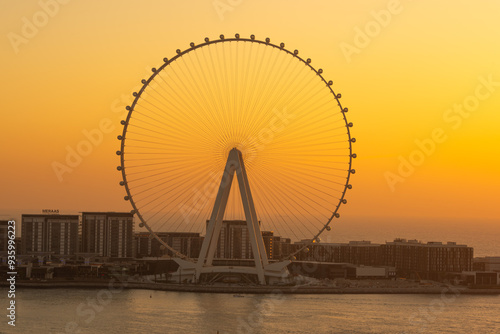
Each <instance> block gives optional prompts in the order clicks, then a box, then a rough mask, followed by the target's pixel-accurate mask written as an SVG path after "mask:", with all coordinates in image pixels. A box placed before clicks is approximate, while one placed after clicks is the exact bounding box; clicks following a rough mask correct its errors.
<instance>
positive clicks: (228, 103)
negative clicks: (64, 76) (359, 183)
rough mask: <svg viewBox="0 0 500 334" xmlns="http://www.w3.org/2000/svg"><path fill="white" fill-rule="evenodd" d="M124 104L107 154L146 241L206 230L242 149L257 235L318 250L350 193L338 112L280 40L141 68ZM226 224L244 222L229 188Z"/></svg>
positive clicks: (348, 144)
mask: <svg viewBox="0 0 500 334" xmlns="http://www.w3.org/2000/svg"><path fill="white" fill-rule="evenodd" d="M152 72H153V73H152V75H151V77H149V78H148V79H145V80H142V84H143V86H142V88H141V89H140V90H139V91H138V92H134V93H133V95H134V96H135V99H134V101H133V103H132V104H131V105H130V106H127V110H128V111H129V112H128V115H127V118H126V119H125V120H123V121H122V125H123V133H122V135H120V136H118V139H119V140H121V148H120V150H119V151H117V154H118V155H119V156H120V159H121V164H120V166H118V170H120V171H121V173H122V176H123V181H121V182H120V184H121V185H122V186H124V187H125V190H126V192H127V195H126V196H125V200H128V201H130V203H131V205H132V207H133V210H132V212H133V213H135V214H137V216H138V218H139V219H140V226H141V227H143V228H146V229H147V230H148V231H149V232H150V233H151V237H154V238H157V239H158V241H159V242H160V243H162V244H163V246H165V247H166V248H168V249H169V250H170V251H171V252H172V253H174V254H175V255H176V256H178V257H183V258H185V257H186V255H185V254H182V253H180V252H178V251H177V250H176V249H174V248H172V247H171V246H169V245H168V244H167V243H166V242H165V241H164V240H162V239H161V238H159V237H158V236H157V234H156V232H160V231H161V232H199V233H201V235H203V234H204V233H205V232H206V228H207V220H208V219H209V217H210V215H211V211H212V209H213V207H214V201H215V197H216V195H217V191H218V188H219V182H220V180H221V176H222V172H223V171H224V167H225V165H226V160H227V159H228V155H229V153H230V151H231V150H232V149H233V148H236V149H237V150H238V151H240V152H241V155H242V157H243V161H244V164H245V168H246V173H247V175H248V181H249V184H250V187H251V191H252V195H253V201H254V203H255V209H256V212H257V218H258V220H259V222H260V229H261V230H262V231H272V232H273V233H274V235H276V236H281V237H282V238H290V239H291V242H292V243H293V241H298V240H307V242H305V243H304V247H306V246H307V243H308V242H319V241H320V235H321V233H323V232H324V231H325V230H327V231H329V230H330V229H331V227H330V225H331V224H332V220H333V219H335V218H338V217H339V213H338V211H339V207H340V206H341V205H342V204H345V203H346V202H347V201H346V199H345V194H346V190H347V189H350V188H351V185H350V184H349V178H350V175H351V174H352V173H354V170H353V169H352V168H351V162H352V159H353V158H355V157H356V154H353V153H352V143H353V142H355V139H354V138H352V137H351V134H350V127H352V123H349V122H348V121H347V119H346V113H347V111H348V110H347V108H344V107H342V105H341V103H340V98H341V95H340V94H336V93H335V92H334V91H333V89H332V81H327V80H325V79H324V77H323V76H322V72H323V71H322V70H321V69H315V68H314V67H313V66H312V65H311V60H310V59H305V58H302V57H301V56H299V52H298V51H297V50H294V51H290V50H288V49H286V48H285V45H284V43H280V44H279V45H277V44H273V43H271V41H270V39H269V38H266V39H265V40H258V39H256V38H255V36H254V35H251V36H250V38H243V37H240V36H239V35H238V34H236V35H235V37H234V38H225V37H224V36H223V35H221V36H220V38H219V39H216V40H209V39H208V38H205V40H204V42H203V43H201V44H195V43H191V44H190V47H189V48H187V49H186V50H184V51H181V50H180V49H179V50H177V51H176V55H175V56H174V57H172V58H168V59H167V58H164V59H163V64H162V65H161V66H159V67H158V68H153V69H152ZM233 182H234V183H233V188H232V190H231V193H230V194H229V198H228V200H227V205H226V207H225V213H224V219H225V220H238V219H244V217H245V214H244V208H243V205H242V203H241V198H240V197H239V195H238V194H239V191H238V186H239V185H238V183H237V182H236V181H235V180H233Z"/></svg>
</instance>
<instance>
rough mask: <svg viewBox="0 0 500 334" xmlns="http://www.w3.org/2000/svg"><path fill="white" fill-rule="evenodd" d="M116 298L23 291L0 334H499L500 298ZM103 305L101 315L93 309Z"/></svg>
mask: <svg viewBox="0 0 500 334" xmlns="http://www.w3.org/2000/svg"><path fill="white" fill-rule="evenodd" d="M109 296H110V293H109V292H108V291H107V290H88V289H52V290H21V291H18V293H17V294H16V302H17V321H16V324H17V326H16V327H15V329H12V328H10V326H7V324H6V320H5V315H4V316H2V318H3V319H4V320H3V321H2V324H1V325H0V332H1V333H66V331H65V328H66V326H68V329H71V326H76V330H75V331H74V332H75V333H76V332H78V331H80V332H79V333H213V334H215V333H217V331H219V333H220V334H222V333H266V334H270V333H500V296H472V295H458V296H454V295H449V296H447V298H448V299H446V300H445V299H442V298H441V296H440V295H274V296H273V295H244V297H234V296H233V295H231V294H196V293H177V292H163V291H147V290H123V291H121V292H119V293H116V294H112V295H111V296H112V297H111V298H109ZM98 298H101V301H100V302H99V301H98V302H96V305H95V306H94V307H95V308H96V309H97V310H95V309H93V308H92V307H91V306H89V303H90V304H92V303H93V302H95V301H96V300H97V299H98ZM0 300H2V304H4V301H5V298H3V297H2V299H0ZM101 303H104V304H106V305H104V306H101V305H100V304H101ZM2 309H4V310H5V308H4V307H2ZM4 312H5V311H4ZM70 332H71V331H70Z"/></svg>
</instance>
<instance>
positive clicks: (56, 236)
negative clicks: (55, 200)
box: [21, 214, 79, 255]
mask: <svg viewBox="0 0 500 334" xmlns="http://www.w3.org/2000/svg"><path fill="white" fill-rule="evenodd" d="M78 222H79V217H78V215H60V214H41V215H38V214H24V215H22V225H21V236H22V238H23V242H22V253H23V254H29V253H47V252H49V253H52V254H53V255H75V253H77V252H78Z"/></svg>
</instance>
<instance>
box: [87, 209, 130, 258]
mask: <svg viewBox="0 0 500 334" xmlns="http://www.w3.org/2000/svg"><path fill="white" fill-rule="evenodd" d="M133 244H134V215H133V214H132V213H128V212H83V213H82V252H83V253H96V254H99V255H100V256H105V257H118V258H122V257H133V256H134V255H133Z"/></svg>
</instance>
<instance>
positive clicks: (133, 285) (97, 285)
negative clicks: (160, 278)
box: [0, 281, 500, 295]
mask: <svg viewBox="0 0 500 334" xmlns="http://www.w3.org/2000/svg"><path fill="white" fill-rule="evenodd" d="M0 286H6V284H4V283H3V282H2V284H0ZM16 286H17V287H18V288H21V289H22V288H28V289H64V288H78V289H109V288H110V286H111V288H113V289H122V288H124V289H141V290H158V291H174V292H200V293H234V294H277V293H282V294H442V293H454V294H466V295H500V289H495V288H491V289H484V288H477V289H476V288H473V289H470V288H465V287H455V286H450V287H448V286H441V287H408V288H394V287H390V288H389V287H363V288H361V287H346V288H339V287H325V286H230V285H227V286H214V285H190V284H181V285H179V284H169V283H141V282H123V283H119V282H115V283H114V287H113V285H111V281H106V282H85V281H80V282H26V281H25V282H22V281H18V282H16Z"/></svg>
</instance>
